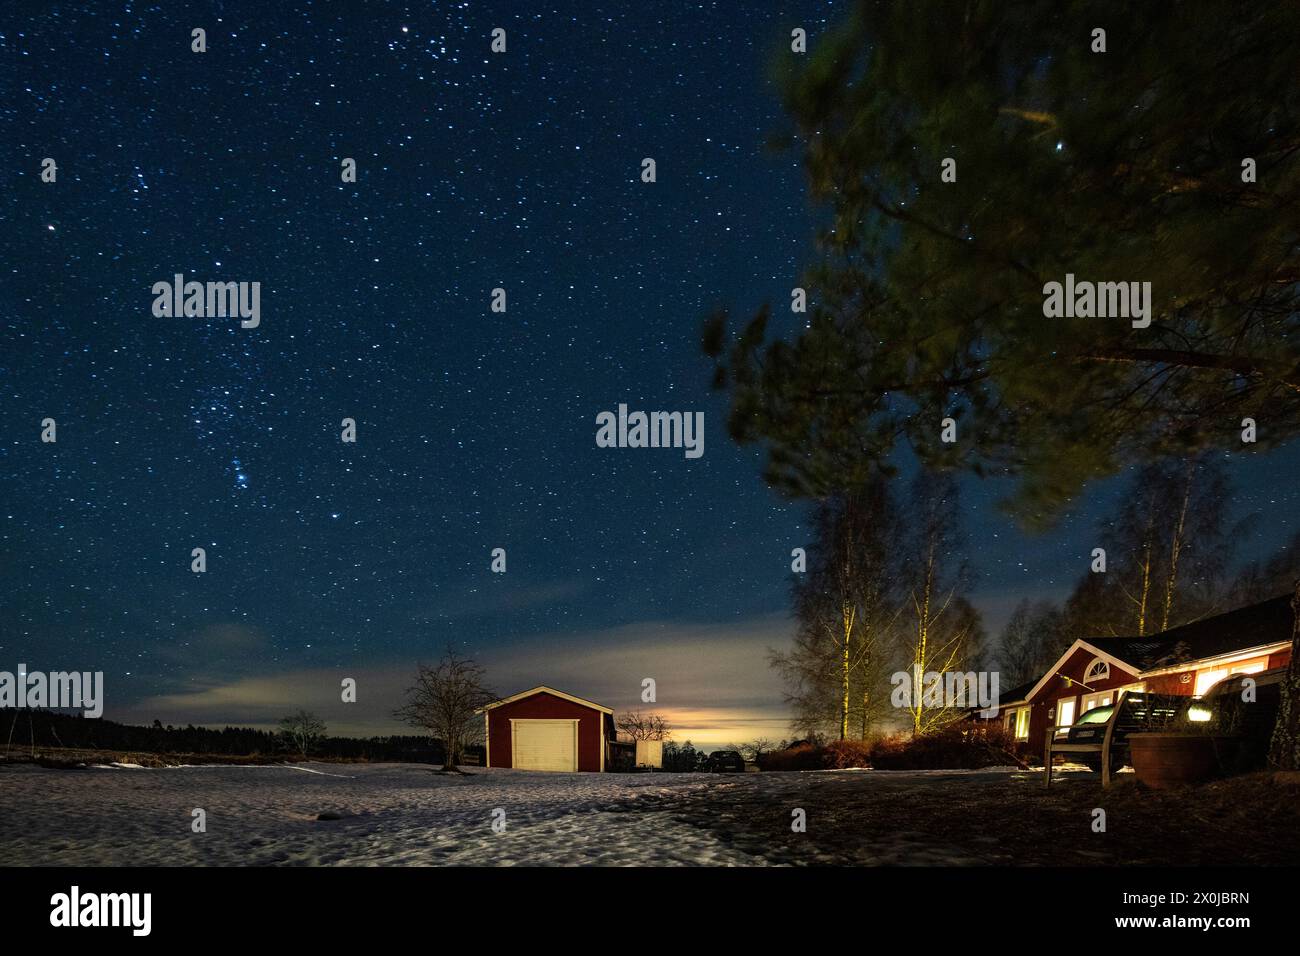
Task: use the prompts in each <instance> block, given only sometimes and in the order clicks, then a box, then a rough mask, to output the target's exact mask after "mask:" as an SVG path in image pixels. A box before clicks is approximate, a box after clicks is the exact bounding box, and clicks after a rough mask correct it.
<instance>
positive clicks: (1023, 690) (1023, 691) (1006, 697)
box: [998, 680, 1038, 707]
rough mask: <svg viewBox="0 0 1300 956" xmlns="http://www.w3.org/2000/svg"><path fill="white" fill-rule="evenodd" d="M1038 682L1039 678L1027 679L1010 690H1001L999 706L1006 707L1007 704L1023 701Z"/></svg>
mask: <svg viewBox="0 0 1300 956" xmlns="http://www.w3.org/2000/svg"><path fill="white" fill-rule="evenodd" d="M1037 683H1038V681H1037V680H1031V681H1025V682H1024V683H1023V684H1019V685H1017V686H1015V687H1013V688H1011V689H1010V690H1008V691H1005V692H999V694H998V706H999V707H1005V706H1006V705H1007V704H1019V703H1021V702H1022V701H1024V700H1025V698H1026V697H1028V696H1029V692H1030V691H1031V690H1033V689H1034V685H1035V684H1037Z"/></svg>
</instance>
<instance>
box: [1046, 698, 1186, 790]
mask: <svg viewBox="0 0 1300 956" xmlns="http://www.w3.org/2000/svg"><path fill="white" fill-rule="evenodd" d="M1189 699H1190V698H1187V697H1176V696H1171V695H1167V694H1138V693H1133V692H1131V691H1129V692H1124V693H1123V694H1122V695H1121V697H1120V699H1119V704H1118V705H1116V706H1115V708H1114V709H1113V710H1112V711H1111V712H1110V718H1109V719H1108V720H1107V721H1106V722H1105V723H1104V724H1097V728H1098V730H1100V731H1101V738H1100V739H1099V740H1087V741H1075V742H1071V741H1070V739H1069V737H1062V738H1061V739H1059V740H1058V739H1057V736H1056V735H1057V733H1058V732H1060V731H1062V730H1064V731H1066V733H1067V734H1068V733H1069V731H1070V729H1071V727H1072V726H1077V724H1075V725H1063V726H1056V727H1048V728H1047V743H1046V746H1045V747H1044V749H1043V770H1044V773H1043V786H1045V787H1050V786H1051V785H1052V757H1053V756H1054V755H1055V754H1061V753H1094V754H1100V755H1101V785H1102V787H1104V788H1108V787H1110V767H1111V755H1112V753H1114V754H1115V756H1119V755H1120V754H1121V753H1125V752H1127V750H1128V736H1129V734H1135V733H1142V732H1143V731H1146V730H1160V729H1163V728H1164V727H1166V726H1168V725H1169V723H1170V722H1171V721H1172V720H1173V718H1174V717H1175V716H1176V715H1177V714H1178V713H1179V712H1180V711H1181V710H1182V709H1183V707H1185V706H1186V704H1187V702H1188V700H1189Z"/></svg>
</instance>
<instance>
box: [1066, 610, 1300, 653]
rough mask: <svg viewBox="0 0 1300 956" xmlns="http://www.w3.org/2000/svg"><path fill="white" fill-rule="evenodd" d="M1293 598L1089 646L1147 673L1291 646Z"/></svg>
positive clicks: (1093, 641) (1097, 641) (1096, 641)
mask: <svg viewBox="0 0 1300 956" xmlns="http://www.w3.org/2000/svg"><path fill="white" fill-rule="evenodd" d="M1294 620H1295V618H1294V616H1293V614H1292V611H1291V596H1290V595H1289V594H1284V595H1281V596H1279V597H1275V598H1271V599H1269V600H1267V601H1261V602H1260V603H1258V604H1251V605H1249V606H1248V607H1243V608H1238V609H1237V610H1235V611H1228V612H1227V613H1226V614H1218V615H1215V616H1214V617H1207V618H1203V619H1202V620H1199V621H1193V622H1192V623H1191V624H1184V625H1182V626H1180V627H1174V628H1170V629H1169V630H1167V631H1162V632H1161V633H1159V634H1150V635H1148V636H1146V637H1094V638H1089V639H1088V643H1089V644H1091V645H1092V646H1093V647H1096V648H1098V649H1099V650H1103V651H1105V652H1106V653H1107V654H1110V655H1111V656H1113V657H1117V658H1119V659H1120V660H1122V661H1127V662H1129V663H1131V664H1135V665H1136V666H1138V667H1140V668H1141V669H1142V670H1144V671H1149V670H1156V669H1159V668H1162V667H1173V666H1175V665H1178V664H1185V663H1187V662H1189V661H1199V660H1202V659H1204V658H1207V657H1217V656H1218V655H1220V654H1231V653H1233V652H1235V651H1244V650H1248V649H1250V648H1255V647H1267V646H1269V645H1271V644H1279V643H1284V642H1290V640H1291V628H1292V626H1293V624H1294Z"/></svg>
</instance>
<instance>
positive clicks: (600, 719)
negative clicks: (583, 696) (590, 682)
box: [488, 691, 613, 772]
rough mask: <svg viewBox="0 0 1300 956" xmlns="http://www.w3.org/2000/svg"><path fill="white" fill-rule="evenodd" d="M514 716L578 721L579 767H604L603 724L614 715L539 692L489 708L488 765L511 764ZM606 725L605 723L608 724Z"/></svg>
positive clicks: (593, 770) (506, 765)
mask: <svg viewBox="0 0 1300 956" xmlns="http://www.w3.org/2000/svg"><path fill="white" fill-rule="evenodd" d="M511 718H514V719H520V718H524V719H527V718H532V719H542V720H546V719H551V720H573V719H574V718H577V720H578V769H579V770H585V771H592V772H597V771H599V770H600V769H601V759H600V758H601V749H602V748H603V747H604V740H603V738H602V735H601V725H602V724H605V723H606V721H607V720H608V721H609V724H612V722H613V718H612V717H610V716H609V715H608V714H606V713H604V712H603V711H599V710H592V709H591V708H590V707H583V706H582V705H581V704H575V703H574V702H573V701H571V700H565V699H564V698H562V697H555V696H553V695H551V694H548V693H546V692H545V691H540V692H538V693H536V694H533V695H532V696H530V697H525V698H523V699H522V700H516V701H512V702H511V703H509V704H502V705H501V706H500V707H493V708H492V709H491V710H489V711H488V761H489V763H488V766H491V767H509V766H510V765H511V760H512V756H513V754H512V748H511V746H510V720H511ZM609 724H606V726H609Z"/></svg>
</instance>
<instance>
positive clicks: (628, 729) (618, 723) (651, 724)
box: [614, 710, 672, 740]
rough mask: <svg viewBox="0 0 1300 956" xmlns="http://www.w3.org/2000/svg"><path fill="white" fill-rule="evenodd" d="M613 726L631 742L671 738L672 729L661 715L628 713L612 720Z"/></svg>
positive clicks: (638, 712) (637, 712)
mask: <svg viewBox="0 0 1300 956" xmlns="http://www.w3.org/2000/svg"><path fill="white" fill-rule="evenodd" d="M614 726H615V727H617V728H618V730H619V731H620V732H621V733H624V734H627V735H628V736H629V737H630V738H632V739H633V740H667V739H668V738H669V737H671V736H672V728H671V727H669V726H668V721H666V720H665V719H664V718H663V715H661V714H642V713H641V712H640V711H635V710H634V711H630V712H628V713H625V714H619V715H618V716H617V717H616V718H614Z"/></svg>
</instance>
